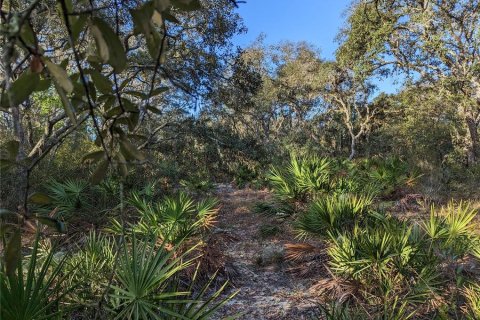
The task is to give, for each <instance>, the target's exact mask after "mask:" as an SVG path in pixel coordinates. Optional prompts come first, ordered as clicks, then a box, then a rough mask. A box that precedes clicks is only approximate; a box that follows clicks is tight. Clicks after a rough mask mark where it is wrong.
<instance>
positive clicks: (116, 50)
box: [92, 18, 127, 72]
mask: <svg viewBox="0 0 480 320" xmlns="http://www.w3.org/2000/svg"><path fill="white" fill-rule="evenodd" d="M92 22H93V24H94V25H95V26H96V27H97V28H98V29H99V30H100V32H101V34H102V37H103V39H104V41H105V43H106V45H107V47H108V63H109V64H110V65H111V66H112V67H113V69H114V70H115V72H122V71H123V70H124V69H125V67H126V65H127V56H126V54H125V48H124V47H123V45H122V42H121V41H120V39H119V38H118V36H117V34H116V33H115V32H114V31H113V30H112V28H110V26H109V25H108V24H107V23H106V22H105V21H103V20H102V19H100V18H93V19H92Z"/></svg>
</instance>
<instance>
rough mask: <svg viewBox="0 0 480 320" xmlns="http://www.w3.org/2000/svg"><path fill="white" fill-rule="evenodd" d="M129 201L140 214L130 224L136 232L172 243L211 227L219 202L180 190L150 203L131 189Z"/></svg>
mask: <svg viewBox="0 0 480 320" xmlns="http://www.w3.org/2000/svg"><path fill="white" fill-rule="evenodd" d="M129 202H130V203H131V204H132V205H133V206H134V207H135V208H136V209H137V211H138V213H139V214H140V221H139V222H138V223H137V224H135V225H133V230H134V231H135V232H136V233H140V234H143V235H149V236H154V237H158V238H160V239H162V240H165V241H169V242H171V243H174V244H175V243H178V242H179V241H181V240H182V239H184V238H186V237H191V236H195V235H198V234H200V233H201V232H202V231H203V230H205V229H207V228H209V227H211V226H212V225H213V223H214V221H215V216H216V213H217V209H216V206H217V204H218V201H217V200H216V199H213V198H207V199H205V200H202V201H199V202H195V201H194V200H193V199H192V198H191V197H190V196H188V195H187V194H185V193H182V192H181V193H179V194H178V195H177V196H174V197H166V198H165V199H164V200H162V201H160V202H157V203H150V202H148V201H146V200H145V199H143V198H141V197H140V196H139V195H138V194H135V193H134V194H133V195H132V197H131V199H130V201H129Z"/></svg>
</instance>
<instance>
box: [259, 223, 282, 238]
mask: <svg viewBox="0 0 480 320" xmlns="http://www.w3.org/2000/svg"><path fill="white" fill-rule="evenodd" d="M279 232H280V228H279V227H278V226H276V225H271V224H264V225H261V226H260V236H261V237H262V238H263V239H265V238H270V237H274V236H276V235H277V234H278V233H279Z"/></svg>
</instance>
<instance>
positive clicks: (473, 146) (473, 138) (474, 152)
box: [465, 115, 480, 165]
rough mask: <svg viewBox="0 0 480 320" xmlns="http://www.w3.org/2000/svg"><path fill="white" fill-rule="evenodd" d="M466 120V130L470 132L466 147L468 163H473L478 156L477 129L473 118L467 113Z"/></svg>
mask: <svg viewBox="0 0 480 320" xmlns="http://www.w3.org/2000/svg"><path fill="white" fill-rule="evenodd" d="M465 120H466V122H467V126H468V132H469V133H470V146H469V148H468V164H469V165H471V164H475V163H476V162H477V161H478V158H479V156H480V155H479V145H480V141H479V136H478V129H477V125H476V123H475V119H473V117H471V116H470V115H468V116H467V117H466V119H465Z"/></svg>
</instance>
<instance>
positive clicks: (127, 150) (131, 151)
mask: <svg viewBox="0 0 480 320" xmlns="http://www.w3.org/2000/svg"><path fill="white" fill-rule="evenodd" d="M120 151H121V152H122V154H123V155H124V156H125V158H126V159H129V160H130V159H131V160H133V159H136V160H139V161H143V160H145V155H144V154H143V153H142V152H141V151H140V150H138V149H137V148H136V147H135V146H134V145H133V144H131V143H130V141H128V140H126V139H121V140H120Z"/></svg>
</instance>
